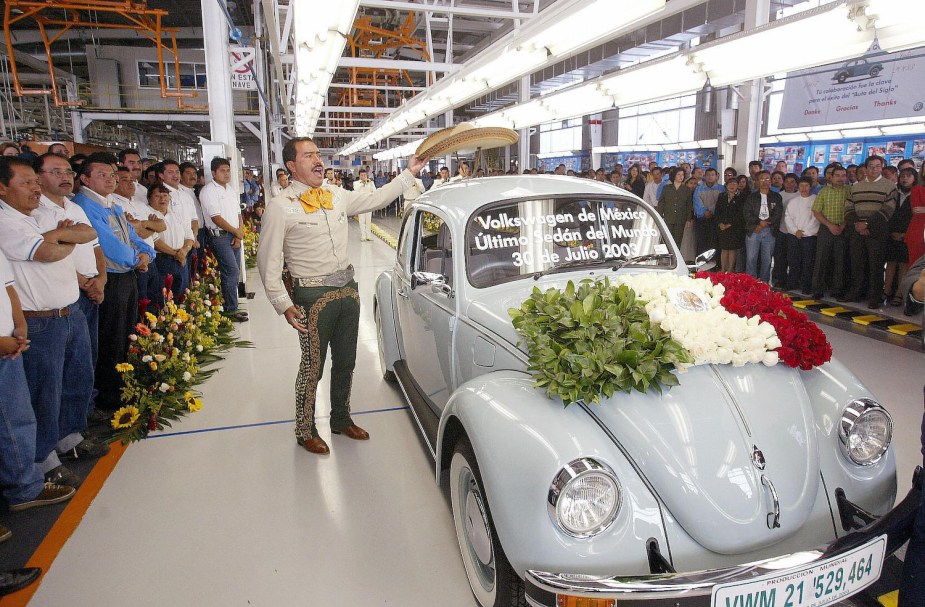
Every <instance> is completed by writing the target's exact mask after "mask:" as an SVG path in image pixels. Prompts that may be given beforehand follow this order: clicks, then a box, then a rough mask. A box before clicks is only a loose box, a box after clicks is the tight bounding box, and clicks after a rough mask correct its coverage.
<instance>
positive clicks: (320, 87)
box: [292, 0, 360, 136]
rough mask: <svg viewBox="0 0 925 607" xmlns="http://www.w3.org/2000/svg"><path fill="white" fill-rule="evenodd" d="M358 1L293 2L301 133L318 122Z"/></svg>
mask: <svg viewBox="0 0 925 607" xmlns="http://www.w3.org/2000/svg"><path fill="white" fill-rule="evenodd" d="M359 4H360V2H359V0H326V1H325V2H322V3H309V2H295V3H293V5H292V10H293V11H294V12H293V27H292V32H293V37H294V38H295V59H296V69H297V75H298V81H297V83H296V93H295V98H296V103H295V106H296V107H295V131H296V134H297V135H299V136H304V135H310V134H311V133H312V132H313V131H314V130H315V126H316V125H317V124H318V118H319V117H320V116H321V108H322V107H323V106H324V104H325V98H326V96H327V90H328V85H329V84H330V83H331V76H332V75H333V74H334V70H335V69H337V63H338V61H340V57H341V55H342V54H343V52H344V44H345V43H346V36H347V34H349V33H350V29H351V28H352V27H353V19H354V17H355V15H356V12H357V7H358V6H359Z"/></svg>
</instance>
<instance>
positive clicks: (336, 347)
mask: <svg viewBox="0 0 925 607" xmlns="http://www.w3.org/2000/svg"><path fill="white" fill-rule="evenodd" d="M283 162H284V163H285V165H286V168H288V169H289V171H290V173H291V174H292V180H291V183H290V185H289V187H287V188H286V189H284V190H283V191H282V192H281V193H280V194H279V195H278V196H276V197H275V198H273V199H272V200H271V201H270V203H269V204H268V205H267V208H266V211H265V212H264V215H263V219H262V222H261V228H260V248H259V250H258V251H257V267H258V269H259V270H260V278H261V279H262V280H263V285H264V288H265V289H266V292H267V298H268V299H269V300H270V303H271V304H272V305H273V307H274V308H276V311H277V313H279V314H282V315H284V316H285V317H286V321H287V322H288V323H289V324H290V325H292V327H293V328H295V330H296V331H298V332H299V346H300V347H301V350H302V358H301V361H300V364H299V373H298V376H297V377H296V415H295V434H296V440H297V442H298V444H299V445H301V446H302V447H304V448H305V449H306V450H307V451H309V452H311V453H318V454H326V453H329V448H328V445H327V443H325V441H324V439H323V438H321V436H319V435H318V427H317V425H316V424H315V398H316V391H317V388H318V382H319V381H320V380H321V372H322V369H323V368H324V361H325V356H326V355H327V350H328V348H329V347H330V349H331V390H330V392H331V432H332V433H333V434H340V435H343V436H346V437H348V438H351V439H354V440H368V439H369V434H368V433H367V432H366V431H365V430H363V429H362V428H360V427H359V426H357V425H356V424H355V423H353V419H351V417H350V388H351V385H352V382H353V369H354V366H355V364H356V349H357V330H358V328H359V321H360V297H359V293H358V291H357V283H356V281H355V280H354V277H353V266H352V265H351V264H350V260H349V259H348V257H347V218H348V217H350V216H352V215H359V214H361V213H367V212H370V211H374V210H376V209H379V208H382V207H384V206H386V205H388V204H389V203H390V202H392V201H393V200H395V199H396V198H398V197H399V195H401V193H402V191H403V190H404V189H406V188H410V187H412V186H413V185H414V178H415V175H417V174H418V173H419V172H420V171H421V169H422V168H423V167H424V165H425V164H426V162H427V159H426V158H418V157H417V156H413V157H412V158H411V159H410V160H409V161H408V168H407V169H405V170H404V171H403V172H402V173H401V174H400V175H399V176H398V177H397V178H396V179H393V180H392V181H391V183H389V184H388V185H386V186H384V187H382V188H380V189H378V190H363V191H358V192H351V191H348V190H345V189H343V188H338V187H333V186H327V185H323V182H324V164H323V162H322V160H321V154H320V153H319V151H318V146H316V145H315V143H314V141H312V140H311V139H310V138H308V137H298V138H294V139H290V140H289V141H288V142H287V143H286V146H285V147H284V148H283ZM284 267H285V270H286V271H287V273H288V275H289V276H291V281H289V280H284V277H283V272H284ZM288 282H291V289H287V283H288Z"/></svg>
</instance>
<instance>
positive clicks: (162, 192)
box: [148, 183, 194, 299]
mask: <svg viewBox="0 0 925 607" xmlns="http://www.w3.org/2000/svg"><path fill="white" fill-rule="evenodd" d="M148 205H149V208H150V209H151V212H152V213H154V214H155V215H157V217H158V218H160V219H162V220H163V221H164V223H165V225H166V226H167V229H166V230H164V231H163V232H161V233H160V234H159V238H158V239H157V240H155V241H154V248H155V249H156V250H157V257H155V258H154V265H156V266H157V272H158V274H159V275H160V276H161V277H163V278H164V279H166V278H167V276H170V277H171V280H170V290H171V291H172V292H173V296H174V299H178V298H180V296H181V295H183V294H184V293H185V292H186V286H187V283H186V282H185V281H186V276H187V274H186V271H185V270H186V260H187V255H188V253H189V252H190V250H192V248H193V243H194V241H193V230H192V228H191V227H190V224H189V222H188V221H187V220H186V216H185V215H183V214H182V213H179V214H174V208H173V207H172V206H171V204H170V190H168V189H167V186H165V185H164V184H162V183H156V184H154V185H152V186H151V187H150V188H149V189H148ZM164 284H165V286H166V284H167V283H166V282H165V283H164Z"/></svg>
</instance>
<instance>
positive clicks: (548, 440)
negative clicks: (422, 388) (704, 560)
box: [437, 371, 668, 576]
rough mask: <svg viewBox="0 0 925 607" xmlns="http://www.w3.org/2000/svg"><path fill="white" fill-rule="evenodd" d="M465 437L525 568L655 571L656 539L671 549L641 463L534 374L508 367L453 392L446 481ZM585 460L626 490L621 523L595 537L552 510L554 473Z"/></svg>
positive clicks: (444, 431) (441, 459) (499, 522)
mask: <svg viewBox="0 0 925 607" xmlns="http://www.w3.org/2000/svg"><path fill="white" fill-rule="evenodd" d="M463 434H465V436H467V437H468V439H469V441H470V443H471V444H472V448H473V451H474V453H475V457H476V460H477V462H478V466H479V470H480V472H481V476H482V483H483V485H484V488H485V493H486V496H485V497H486V499H487V501H488V507H489V510H490V511H491V516H492V519H493V521H494V526H495V529H496V532H497V534H498V537H499V539H500V541H501V544H502V546H503V547H504V551H505V554H506V555H507V558H508V560H509V561H510V563H511V565H512V567H513V568H514V570H515V571H517V573H518V575H520V576H523V575H524V574H525V572H526V570H527V569H540V570H544V571H579V572H581V573H585V574H591V575H612V574H613V573H614V572H615V571H618V572H620V573H621V574H647V573H649V567H648V561H647V557H646V548H645V545H646V542H647V541H648V540H649V539H650V538H655V539H656V540H658V542H659V546H660V548H661V550H662V551H663V553H665V554H666V555H667V554H668V546H667V540H666V539H665V533H664V528H663V523H662V512H661V509H660V507H659V504H658V502H657V501H656V499H655V497H654V496H653V494H652V492H651V491H650V490H649V488H648V487H647V486H646V484H645V483H644V482H643V481H642V480H641V479H640V477H639V475H638V474H637V472H636V470H635V469H634V468H633V466H632V465H631V464H630V463H629V461H628V460H627V459H626V458H625V457H624V456H623V454H622V453H621V452H620V450H619V449H618V448H617V446H616V445H615V444H614V443H613V441H611V440H610V439H609V438H608V437H607V435H605V434H604V432H603V431H602V430H601V429H600V428H599V427H598V425H597V424H596V423H595V421H594V420H593V419H592V418H591V417H590V416H589V415H588V414H587V413H585V412H584V411H583V410H582V409H581V408H580V407H579V406H577V405H573V406H570V407H568V408H563V406H562V401H561V400H559V399H556V400H553V399H550V398H548V397H546V395H545V394H543V392H542V391H540V390H537V389H535V388H534V387H533V381H532V379H531V378H530V377H529V376H527V375H525V374H523V373H518V372H515V371H498V372H495V373H490V374H487V375H482V376H480V377H477V378H475V379H473V380H470V381H469V382H467V383H465V384H463V385H461V386H460V387H459V388H458V389H457V390H456V391H455V392H454V393H453V394H452V396H451V397H450V400H449V402H448V403H447V407H446V409H445V410H444V412H443V415H442V416H441V419H440V427H439V430H438V437H437V475H438V481H439V475H440V471H441V470H442V469H443V467H444V466H449V460H450V458H451V457H452V453H453V447H454V445H455V441H456V440H458V439H459V438H460V437H461V436H462V435H463ZM579 457H590V458H594V459H596V460H598V461H599V462H601V463H604V464H606V465H608V466H610V468H611V469H613V471H614V472H615V473H616V476H617V478H618V479H619V481H620V486H621V489H622V491H623V505H622V507H621V510H620V513H619V515H618V517H617V519H616V521H614V523H613V524H612V525H611V526H610V527H609V528H608V529H606V530H605V531H604V532H602V533H601V534H599V535H597V536H595V537H592V538H588V539H576V538H573V537H571V536H569V535H567V534H566V533H564V532H563V531H561V530H560V529H559V528H558V526H557V525H556V524H555V522H554V521H553V517H554V515H551V513H550V512H549V510H548V508H547V494H548V491H549V487H550V483H551V482H552V480H553V478H554V477H555V475H556V474H557V473H558V472H559V470H560V469H561V468H562V467H563V466H564V465H566V464H568V463H569V462H570V461H572V460H574V459H576V458H579Z"/></svg>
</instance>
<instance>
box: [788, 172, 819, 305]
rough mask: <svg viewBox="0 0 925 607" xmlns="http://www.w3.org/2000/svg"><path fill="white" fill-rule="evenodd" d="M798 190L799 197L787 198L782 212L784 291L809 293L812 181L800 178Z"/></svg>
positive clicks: (814, 223) (813, 226)
mask: <svg viewBox="0 0 925 607" xmlns="http://www.w3.org/2000/svg"><path fill="white" fill-rule="evenodd" d="M799 187H800V194H799V196H794V197H793V198H791V199H790V202H789V203H788V204H787V207H786V210H785V211H784V226H785V227H784V229H785V230H786V236H787V240H788V243H787V281H786V288H787V290H788V291H796V290H799V291H801V292H803V293H811V292H812V285H813V264H814V263H815V260H816V233H817V232H819V220H817V219H816V217H815V215H813V203H814V202H815V201H816V196H815V195H814V194H812V193H811V192H812V189H813V182H812V180H811V179H809V178H808V177H804V178H802V179H800V185H799Z"/></svg>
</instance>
